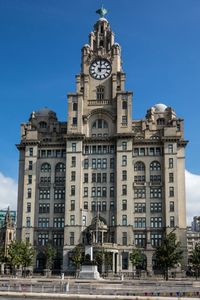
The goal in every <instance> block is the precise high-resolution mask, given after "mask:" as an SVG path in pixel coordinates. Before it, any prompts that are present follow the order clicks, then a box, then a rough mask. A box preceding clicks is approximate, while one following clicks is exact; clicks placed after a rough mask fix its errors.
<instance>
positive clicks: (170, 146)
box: [168, 144, 174, 153]
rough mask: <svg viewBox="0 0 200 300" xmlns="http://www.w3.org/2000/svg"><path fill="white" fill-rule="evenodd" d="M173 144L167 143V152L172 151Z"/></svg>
mask: <svg viewBox="0 0 200 300" xmlns="http://www.w3.org/2000/svg"><path fill="white" fill-rule="evenodd" d="M173 152H174V151H173V144H168V153H173Z"/></svg>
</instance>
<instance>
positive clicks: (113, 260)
mask: <svg viewBox="0 0 200 300" xmlns="http://www.w3.org/2000/svg"><path fill="white" fill-rule="evenodd" d="M112 272H113V273H114V272H115V253H114V252H112Z"/></svg>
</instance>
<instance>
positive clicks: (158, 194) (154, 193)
mask: <svg viewBox="0 0 200 300" xmlns="http://www.w3.org/2000/svg"><path fill="white" fill-rule="evenodd" d="M150 198H151V199H152V198H162V190H161V188H150Z"/></svg>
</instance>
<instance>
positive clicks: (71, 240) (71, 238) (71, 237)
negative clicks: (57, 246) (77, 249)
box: [69, 232, 74, 246]
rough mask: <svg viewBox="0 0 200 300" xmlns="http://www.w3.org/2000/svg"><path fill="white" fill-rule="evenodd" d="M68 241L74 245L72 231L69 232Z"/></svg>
mask: <svg viewBox="0 0 200 300" xmlns="http://www.w3.org/2000/svg"><path fill="white" fill-rule="evenodd" d="M69 243H70V245H71V246H73V245H74V232H70V238H69Z"/></svg>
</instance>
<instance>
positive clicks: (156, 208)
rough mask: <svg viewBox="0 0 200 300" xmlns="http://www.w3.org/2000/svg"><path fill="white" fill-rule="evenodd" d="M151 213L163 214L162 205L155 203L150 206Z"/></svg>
mask: <svg viewBox="0 0 200 300" xmlns="http://www.w3.org/2000/svg"><path fill="white" fill-rule="evenodd" d="M150 211H151V213H158V212H162V203H161V202H153V203H151V204H150Z"/></svg>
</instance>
